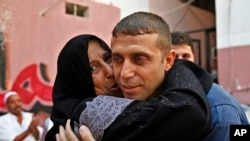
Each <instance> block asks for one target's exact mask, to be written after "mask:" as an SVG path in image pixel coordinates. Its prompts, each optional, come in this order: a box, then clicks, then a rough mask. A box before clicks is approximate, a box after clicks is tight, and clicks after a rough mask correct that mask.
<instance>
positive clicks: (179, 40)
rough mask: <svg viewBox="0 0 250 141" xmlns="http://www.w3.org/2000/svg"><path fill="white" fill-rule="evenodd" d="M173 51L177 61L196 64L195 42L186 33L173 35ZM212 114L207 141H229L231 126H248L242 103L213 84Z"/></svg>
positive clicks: (209, 93)
mask: <svg viewBox="0 0 250 141" xmlns="http://www.w3.org/2000/svg"><path fill="white" fill-rule="evenodd" d="M171 36H172V49H174V50H175V52H176V59H185V60H188V61H191V62H194V59H195V55H194V52H193V42H192V38H191V36H190V35H189V34H188V33H186V32H180V31H175V32H172V33H171ZM207 99H208V101H209V104H210V107H211V112H212V128H211V129H210V133H209V134H208V136H207V137H206V139H205V140H207V141H217V140H219V141H229V137H230V135H229V133H230V131H229V129H230V125H233V124H237V125H247V124H249V122H248V119H247V117H246V115H245V112H244V110H243V108H242V107H241V105H240V103H239V102H238V101H237V100H236V99H235V98H234V97H233V96H232V95H230V94H229V93H228V92H227V91H226V90H224V89H223V88H222V87H220V86H219V85H217V84H216V83H213V85H212V87H211V89H210V91H209V92H208V95H207Z"/></svg>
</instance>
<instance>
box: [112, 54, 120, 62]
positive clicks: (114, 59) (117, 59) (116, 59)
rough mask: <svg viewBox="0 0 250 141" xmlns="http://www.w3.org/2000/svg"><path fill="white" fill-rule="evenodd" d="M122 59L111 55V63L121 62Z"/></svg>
mask: <svg viewBox="0 0 250 141" xmlns="http://www.w3.org/2000/svg"><path fill="white" fill-rule="evenodd" d="M121 62H122V59H121V57H118V56H112V63H121Z"/></svg>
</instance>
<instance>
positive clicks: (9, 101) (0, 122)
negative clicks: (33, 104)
mask: <svg viewBox="0 0 250 141" xmlns="http://www.w3.org/2000/svg"><path fill="white" fill-rule="evenodd" d="M4 103H5V105H6V108H7V110H8V113H6V114H5V115H2V116H1V117H0V141H37V140H40V139H41V137H42V133H43V128H42V127H40V126H39V125H38V124H39V118H37V117H36V116H34V115H33V114H32V113H29V112H25V111H23V109H22V100H21V98H20V96H19V95H18V93H17V92H15V91H9V92H7V93H6V94H5V96H4Z"/></svg>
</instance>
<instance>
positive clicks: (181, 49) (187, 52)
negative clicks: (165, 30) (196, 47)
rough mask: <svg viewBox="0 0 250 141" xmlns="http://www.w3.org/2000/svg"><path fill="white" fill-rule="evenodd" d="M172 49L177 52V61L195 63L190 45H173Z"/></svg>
mask: <svg viewBox="0 0 250 141" xmlns="http://www.w3.org/2000/svg"><path fill="white" fill-rule="evenodd" d="M172 49H174V50H175V53H176V59H185V60H189V61H192V62H194V54H193V52H192V49H191V47H190V46H189V45H187V44H180V45H172Z"/></svg>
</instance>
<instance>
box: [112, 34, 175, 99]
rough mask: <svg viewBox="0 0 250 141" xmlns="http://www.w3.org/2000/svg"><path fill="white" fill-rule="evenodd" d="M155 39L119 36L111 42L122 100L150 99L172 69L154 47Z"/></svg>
mask: <svg viewBox="0 0 250 141" xmlns="http://www.w3.org/2000/svg"><path fill="white" fill-rule="evenodd" d="M157 36H158V35H157V34H146V35H136V36H130V35H119V36H118V37H113V38H112V41H111V49H112V63H113V69H114V75H115V79H116V81H117V83H118V85H119V87H120V88H121V90H122V92H123V95H124V97H126V98H130V99H137V100H144V99H147V98H149V97H150V96H152V95H153V94H154V93H155V91H156V90H157V89H158V88H159V86H160V85H161V84H162V81H163V79H164V77H165V72H166V71H167V70H169V69H170V67H171V66H172V64H171V63H172V62H171V61H170V62H169V61H168V57H166V56H167V55H166V56H163V55H162V53H161V50H160V49H159V48H158V47H157V43H156V41H157ZM166 58H167V59H166Z"/></svg>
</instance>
